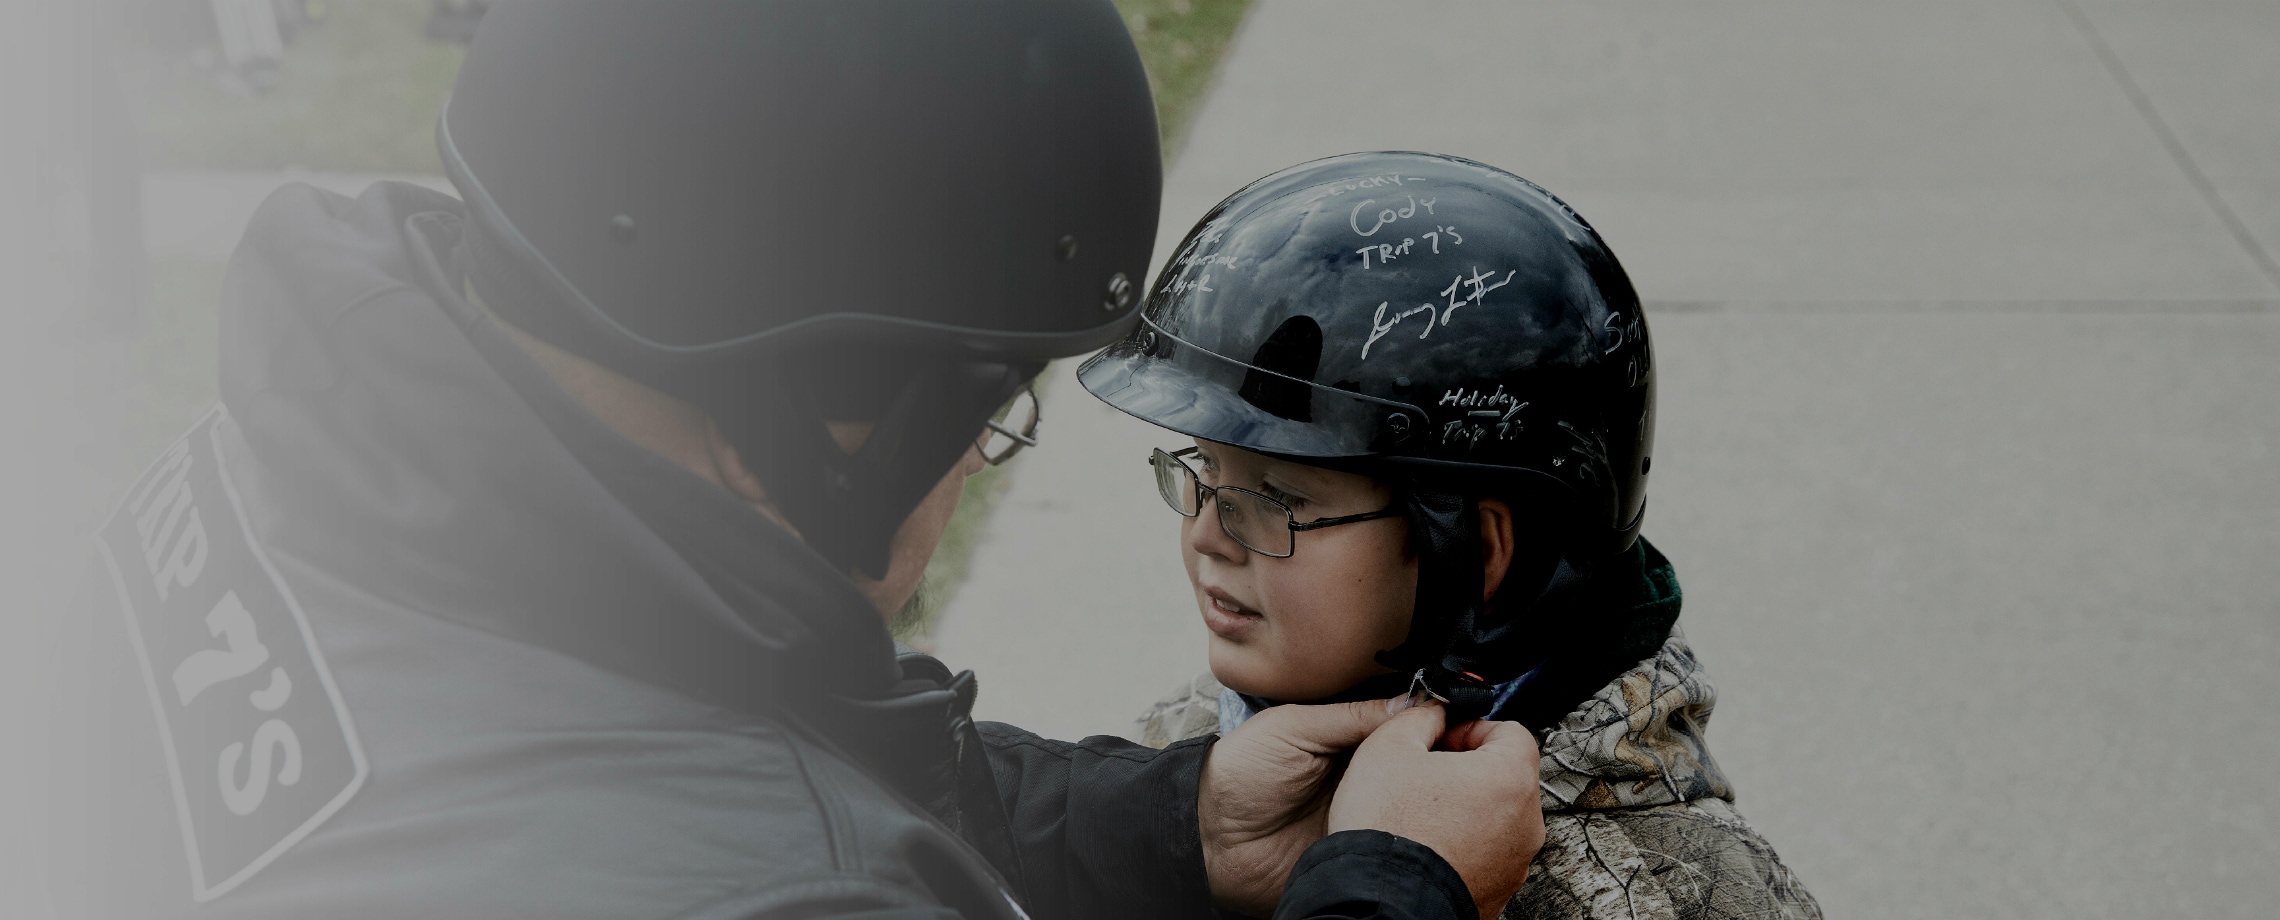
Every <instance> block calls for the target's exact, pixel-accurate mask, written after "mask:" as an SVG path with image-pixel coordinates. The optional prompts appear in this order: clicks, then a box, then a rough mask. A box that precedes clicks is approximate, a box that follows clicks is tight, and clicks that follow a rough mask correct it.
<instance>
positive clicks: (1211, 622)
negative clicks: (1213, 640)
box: [1203, 588, 1266, 639]
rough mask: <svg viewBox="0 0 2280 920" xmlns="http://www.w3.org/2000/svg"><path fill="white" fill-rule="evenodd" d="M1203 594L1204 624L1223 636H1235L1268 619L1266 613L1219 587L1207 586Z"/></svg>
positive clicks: (1229, 637)
mask: <svg viewBox="0 0 2280 920" xmlns="http://www.w3.org/2000/svg"><path fill="white" fill-rule="evenodd" d="M1203 595H1204V603H1203V625H1204V626H1205V627H1207V628H1209V629H1210V630H1211V631H1212V632H1213V633H1215V634H1217V635H1219V636H1221V637H1223V638H1228V639H1232V638H1235V637H1236V636H1238V635H1240V634H1242V633H1245V632H1249V631H1250V630H1251V629H1252V628H1254V627H1256V626H1258V625H1259V624H1260V623H1263V622H1265V621H1266V617H1265V616H1264V615H1262V614H1260V613H1259V612H1258V611H1256V610H1252V609H1250V608H1248V607H1245V606H1243V605H1242V603H1240V602H1238V601H1236V600H1235V598H1234V597H1233V596H1231V595H1229V594H1228V593H1227V592H1225V591H1222V590H1220V589H1218V588H1205V589H1203Z"/></svg>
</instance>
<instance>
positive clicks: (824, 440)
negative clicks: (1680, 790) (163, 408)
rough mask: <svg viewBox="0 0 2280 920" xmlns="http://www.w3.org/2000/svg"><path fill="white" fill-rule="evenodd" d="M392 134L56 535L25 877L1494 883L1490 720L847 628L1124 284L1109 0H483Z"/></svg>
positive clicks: (1118, 80)
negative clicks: (1060, 736)
mask: <svg viewBox="0 0 2280 920" xmlns="http://www.w3.org/2000/svg"><path fill="white" fill-rule="evenodd" d="M438 144H439V147H440V148H441V150H442V153H443V158H444V161H445V163H446V165H447V167H448V168H449V170H450V171H451V174H452V179H453V181H454V183H455V184H456V185H457V186H458V188H459V190H460V191H461V193H462V197H463V198H464V199H465V201H464V203H462V202H461V201H459V200H454V199H452V198H449V197H447V196H443V195H439V194H435V193H432V192H427V191H424V190H420V189H417V188H412V187H409V186H404V185H395V184H382V185H379V186H375V187H374V188H373V189H372V190H370V191H368V192H367V193H366V194H365V195H363V196H362V197H361V198H359V199H357V200H355V201H349V200H347V199H342V198H338V197H334V196H328V195H325V194H323V193H320V192H317V191H314V190H311V189H307V188H289V189H287V190H285V191H282V192H280V193H279V194H278V195H277V196H275V197H273V198H272V199H271V200H270V201H269V202H268V203H266V204H265V205H264V206H263V208H262V210H261V212H260V213H259V214H258V215H257V216H256V218H255V220H254V223H253V225H252V227H251V229H250V230H249V231H248V234H247V237H246V240H245V242H244V243H243V245H242V246H241V247H240V250H239V252H238V255H237V257H236V259H235V261H234V262H233V265H232V267H231V273H230V276H229V281H228V284H227V291H226V294H225V301H226V302H225V305H224V322H223V336H224V342H223V346H222V362H221V363H222V406H223V408H222V409H218V410H217V411H216V412H215V413H214V414H212V415H209V416H208V417H207V418H206V419H205V420H202V421H201V422H200V423H199V424H198V425H197V426H195V427H193V429H192V430H191V431H190V433H189V434H188V435H187V436H186V437H185V438H184V439H183V440H182V441H181V442H180V443H178V444H176V445H175V446H174V447H173V448H171V449H170V450H169V451H168V452H167V453H166V454H165V455H163V456H162V457H161V458H160V460H159V461H158V462H157V463H156V464H155V465H154V466H153V467H152V469H151V470H150V472H148V473H146V474H145V475H144V477H143V478H142V479H141V480H139V481H138V482H136V483H135V484H134V485H133V486H131V487H130V488H129V490H128V494H127V496H126V498H125V500H124V502H123V503H122V505H121V507H120V509H119V511H118V512H117V513H116V514H115V515H114V516H113V517H112V519H111V520H110V522H109V523H108V524H107V525H106V526H105V527H104V529H103V531H102V532H101V533H100V534H99V535H98V539H97V544H98V553H97V556H98V561H97V564H96V565H95V566H94V568H93V569H92V570H91V572H90V574H89V576H88V579H87V582H86V584H85V586H84V588H83V593H82V597H83V602H82V604H81V605H80V609H79V610H78V611H76V613H75V616H74V617H73V618H72V620H71V622H70V623H69V624H68V625H69V627H70V629H71V631H72V632H73V633H74V635H73V641H72V643H71V645H70V648H69V650H68V651H67V659H68V660H69V661H70V662H71V664H70V665H69V666H68V667H67V668H66V670H67V671H69V672H71V673H73V674H75V675H77V676H78V678H79V680H78V683H76V684H75V685H74V686H73V687H72V688H70V689H68V690H67V691H66V692H65V698H64V699H63V700H62V701H61V705H59V706H58V707H57V709H58V711H59V712H61V713H64V714H65V717H64V718H62V719H60V720H59V723H58V727H59V731H58V733H57V737H56V738H55V739H54V740H53V741H52V742H51V745H50V747H51V750H52V751H53V752H54V753H55V754H56V755H57V756H58V757H59V758H60V760H61V764H60V767H59V769H58V771H57V774H56V775H57V777H58V781H59V785H60V786H61V787H62V788H61V794H60V795H59V796H58V799H59V802H58V805H57V808H56V811H57V817H58V821H57V822H56V828H57V830H56V832H57V834H58V835H59V839H58V841H57V847H56V850H57V855H58V859H59V863H60V865H59V867H58V871H57V872H56V873H55V876H54V877H55V878H56V879H57V884H56V886H55V887H56V892H55V893H56V895H57V901H58V902H59V904H58V906H59V912H60V913H62V914H63V915H65V916H73V917H76V916H134V917H163V916H177V915H188V914H192V913H199V914H213V915H217V916H226V917H272V916H275V917H285V916H291V917H309V916H325V917H361V916H371V917H382V916H385V917H406V916H478V917H523V916H531V917H537V916H544V917H637V916H639V917H703V918H715V917H718V918H744V917H865V918H877V920H888V918H919V917H953V916H956V917H968V918H982V917H996V918H1011V917H1025V916H1038V917H1165V916H1183V915H1204V914H1208V913H1209V912H1210V911H1211V910H1212V909H1213V908H1214V906H1215V904H1216V905H1218V906H1223V907H1227V908H1232V909H1235V910H1238V911H1246V912H1252V913H1266V912H1268V911H1270V910H1275V911H1279V915H1282V916H1291V917H1472V916H1474V915H1475V914H1476V913H1477V909H1478V905H1479V904H1482V903H1487V904H1492V905H1494V904H1501V903H1502V902H1503V899H1505V898H1507V897H1509V896H1510V894H1511V892H1512V891H1513V890H1515V889H1516V888H1517V887H1518V885H1519V883H1520V879H1519V878H1518V877H1517V876H1518V874H1519V872H1520V871H1524V870H1516V869H1515V868H1514V867H1524V866H1525V865H1526V863H1527V860H1528V855H1529V853H1528V852H1526V851H1527V850H1531V849H1532V848H1533V846H1534V844H1533V843H1532V842H1531V841H1533V840H1536V839H1540V837H1541V826H1540V821H1541V819H1540V817H1539V816H1538V814H1537V812H1538V808H1537V803H1536V799H1535V789H1534V785H1533V782H1532V781H1531V780H1530V777H1532V776H1533V775H1534V747H1533V744H1532V743H1531V742H1530V740H1529V739H1528V738H1527V736H1526V735H1525V733H1524V732H1522V731H1519V730H1518V729H1517V728H1516V727H1515V726H1510V725H1503V724H1493V723H1472V724H1470V725H1467V726H1461V727H1459V728H1458V729H1456V730H1452V731H1447V732H1445V733H1444V732H1443V730H1442V724H1441V717H1440V715H1439V713H1438V710H1437V709H1436V708H1434V707H1425V708H1422V709H1419V710H1417V711H1415V712H1405V713H1403V714H1402V715H1400V716H1398V717H1388V716H1387V715H1386V714H1385V707H1384V706H1383V705H1382V704H1379V703H1364V704H1356V705H1353V706H1345V707H1317V708H1311V709H1309V708H1292V709H1290V710H1288V711H1286V712H1283V713H1280V714H1270V715H1269V716H1262V717H1261V718H1260V719H1258V720H1255V723H1254V724H1255V725H1257V728H1256V729H1252V728H1249V727H1247V728H1246V730H1245V731H1244V732H1238V733H1235V734H1233V735H1230V736H1229V737H1228V738H1226V739H1225V740H1222V741H1219V742H1217V744H1216V745H1214V744H1212V743H1210V742H1209V741H1208V740H1201V739H1199V741H1198V742H1194V743H1190V744H1186V745H1177V746H1174V747H1172V748H1170V749H1168V750H1165V751H1162V752H1157V751H1152V750H1149V749H1145V748H1141V747H1139V746H1137V745H1133V744H1129V743H1126V742H1123V741H1121V740H1118V739H1109V738H1095V739H1090V740H1088V741H1085V742H1082V743H1075V744H1072V743H1067V742H1058V741H1049V740H1045V739H1041V738H1037V737H1035V736H1033V735H1029V734H1027V733H1024V732H1021V731H1020V730H1018V729H1014V728H1012V727H1009V726H1000V725H983V726H976V725H974V724H973V723H972V721H971V720H970V718H969V717H968V712H969V711H970V707H971V705H972V703H973V699H974V694H975V682H974V679H973V677H972V675H971V674H960V675H952V674H951V673H950V672H949V670H948V669H947V668H945V667H944V666H942V665H941V664H940V663H939V662H936V661H934V660H933V659H931V658H927V657H925V656H922V655H917V654H915V653H908V652H904V653H902V654H900V655H898V654H897V651H896V649H895V648H894V646H893V645H892V643H891V642H890V640H889V639H888V637H887V632H886V629H885V626H884V617H886V616H888V615H891V614H892V613H893V612H894V611H895V610H897V609H898V608H899V607H901V606H902V605H903V604H904V603H905V602H906V601H907V600H908V599H909V597H910V595H911V593H912V590H913V587H914V586H915V584H916V579H917V576H918V574H919V572H920V571H922V570H923V567H924V564H925V561H926V559H927V557H928V556H929V555H930V554H931V552H932V550H933V546H934V542H935V540H936V539H937V538H939V536H940V533H941V530H942V527H943V526H944V524H945V523H946V521H947V519H948V516H949V514H950V512H951V510H952V508H953V506H954V504H955V501H956V498H957V494H958V491H959V484H960V481H961V480H962V479H963V477H964V476H965V475H966V474H968V473H970V472H972V471H973V470H974V469H976V468H978V465H979V464H980V463H983V462H986V461H987V458H985V457H983V456H981V455H980V454H979V452H978V450H977V447H976V444H975V438H976V436H977V434H979V433H981V432H983V431H984V429H985V423H986V422H988V421H989V420H990V419H991V418H992V416H993V414H994V413H995V412H996V411H997V410H998V409H999V408H1000V407H1001V406H1003V405H1004V404H1005V403H1006V401H1007V400H1008V399H1009V398H1011V397H1013V396H1014V395H1015V394H1016V393H1017V392H1018V391H1020V390H1021V389H1022V388H1023V387H1025V386H1026V384H1027V382H1028V380H1029V379H1030V378H1031V377H1032V376H1034V375H1035V374H1036V373H1037V372H1038V370H1039V369H1040V368H1041V367H1042V365H1043V362H1044V360H1046V359H1048V358H1051V357H1055V356H1060V355H1067V354H1073V353H1078V352H1081V351H1084V350H1087V349H1091V348H1095V347H1098V346H1099V345H1101V344H1104V343H1106V342H1108V341H1110V340H1112V339H1114V338H1116V337H1117V336H1119V335H1121V334H1122V333H1123V331H1124V330H1125V329H1126V328H1128V326H1129V324H1130V321H1131V319H1132V316H1133V308H1134V306H1135V303H1134V301H1135V300H1136V298H1135V296H1134V281H1133V279H1135V278H1137V277H1139V274H1140V272H1142V271H1143V270H1144V269H1145V266H1146V262H1147V255H1148V247H1149V237H1150V236H1151V234H1152V231H1153V228H1154V225H1155V211H1156V199H1157V194H1158V191H1159V186H1160V176H1159V173H1158V168H1159V167H1158V151H1157V148H1156V131H1155V124H1154V117H1153V110H1152V107H1151V104H1150V101H1149V99H1148V94H1147V90H1146V83H1145V81H1144V78H1143V76H1142V74H1141V71H1140V67H1139V62H1138V60H1137V58H1136V56H1135V54H1134V52H1133V50H1132V46H1131V43H1130V40H1129V38H1128V37H1127V36H1126V35H1125V34H1124V32H1123V29H1122V25H1121V22H1120V20H1119V19H1118V18H1117V16H1116V14H1115V11H1114V10H1113V8H1112V7H1110V6H1109V5H1108V4H1107V3H1106V2H1105V0H1102V2H1083V3H1075V2H1072V3H1031V2H1015V0H1001V2H977V3H968V4H958V5H951V4H936V3H897V2H841V3H781V2H779V3H762V2H749V0H747V2H737V0H682V2H675V3H644V2H632V0H590V2H580V3H559V2H557V3H531V4H509V5H503V6H500V7H498V8H495V9H493V10H492V11H491V13H490V14H489V17H488V18H487V19H486V22H485V23H484V25H483V26H482V27H481V29H480V31H479V32H478V34H477V37H476V39H475V42H474V45H473V47H472V48H471V50H470V52H469V55H468V59H467V62H466V65H465V68H464V69H463V71H462V73H461V76H460V79H459V84H458V87H457V90H456V92H455V94H454V96H453V99H452V102H451V104H450V107H449V109H448V110H447V111H446V113H445V115H444V117H443V119H442V121H441V123H440V125H439V128H438ZM1006 427H1010V428H1011V429H1012V430H1013V431H1014V432H1016V433H1022V434H1023V435H1024V436H1025V437H1026V436H1027V433H1026V432H1023V431H1022V429H1021V428H1020V427H1019V425H1018V420H1016V424H1015V425H1012V426H1006ZM1365 738H1367V739H1368V740H1367V742H1366V743H1364V739H1365ZM1357 745H1359V748H1358V750H1356V751H1355V753H1354V754H1353V757H1352V759H1351V762H1350V763H1349V764H1348V765H1347V766H1346V767H1345V771H1344V774H1343V778H1342V780H1340V781H1339V782H1338V784H1337V786H1336V789H1335V793H1334V794H1333V792H1332V786H1331V777H1332V774H1333V771H1334V766H1335V763H1334V758H1336V757H1337V756H1338V755H1340V754H1341V753H1342V752H1343V751H1345V750H1347V749H1353V748H1355V747H1356V746H1357ZM1436 747H1438V748H1439V750H1435V749H1434V748H1436ZM1516 848H1517V849H1518V850H1519V852H1515V849H1516Z"/></svg>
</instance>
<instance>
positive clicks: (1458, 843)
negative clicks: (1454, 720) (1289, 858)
mask: <svg viewBox="0 0 2280 920" xmlns="http://www.w3.org/2000/svg"><path fill="white" fill-rule="evenodd" d="M1443 719H1444V713H1443V711H1442V709H1441V706H1440V704H1438V703H1429V704H1427V705H1424V706H1418V707H1414V708H1411V709H1406V710H1403V711H1402V712H1401V714H1399V715H1397V716H1394V717H1393V718H1392V719H1391V721H1388V722H1386V723H1385V725H1384V727H1382V728H1379V729H1378V730H1377V731H1376V732H1374V733H1372V734H1371V735H1370V736H1369V740H1367V741H1364V742H1362V745H1361V748H1360V749H1359V750H1357V751H1355V752H1354V759H1353V762H1352V763H1350V764H1348V765H1347V767H1346V775H1345V778H1344V779H1342V780H1340V781H1339V783H1338V790H1337V796H1336V797H1335V798H1334V799H1332V800H1331V802H1330V811H1329V814H1328V816H1327V817H1328V826H1327V827H1328V830H1329V831H1330V832H1331V833H1336V832H1338V831H1345V830H1359V829H1365V828H1367V829H1375V830H1381V831H1384V832H1386V833H1389V834H1393V835H1396V836H1400V837H1407V838H1409V839H1411V840H1414V841H1417V842H1418V843H1422V844H1424V845H1425V846H1427V847H1429V848H1431V849H1432V851H1433V852H1435V853H1438V854H1440V856H1441V858H1442V859H1445V860H1448V861H1449V865H1450V866H1452V867H1454V868H1455V869H1456V870H1457V874H1458V875H1461V876H1463V877H1464V880H1465V887H1466V888H1468V889H1471V891H1472V896H1473V902H1474V904H1475V905H1476V906H1478V907H1479V908H1480V916H1481V918H1482V920H1493V918H1495V917H1496V916H1497V915H1498V914H1499V913H1502V912H1503V910H1504V904H1505V902H1507V901H1510V900H1512V895H1513V894H1514V893H1516V892H1518V891H1519V890H1520V883H1522V882H1524V881H1527V879H1528V863H1529V861H1530V860H1533V859H1535V858H1536V851H1537V850H1538V849H1539V848H1541V847H1542V846H1543V845H1544V809H1543V805H1542V803H1541V801H1540V800H1539V798H1538V795H1539V793H1538V791H1537V786H1536V757H1537V751H1536V737H1535V736H1534V735H1531V734H1529V733H1528V730H1527V729H1526V728H1523V727H1521V725H1520V723H1517V722H1467V723H1465V724H1463V725H1459V726H1457V727H1456V728H1455V729H1452V730H1449V731H1448V732H1447V733H1446V734H1443V731H1442V728H1443ZM1436 742H1437V743H1438V746H1439V748H1440V749H1439V750H1435V749H1434V748H1435V746H1436ZM1220 743H1221V744H1225V743H1226V742H1225V741H1222V742H1220ZM1204 775H1205V776H1207V777H1208V776H1209V775H1210V768H1209V766H1206V767H1205V769H1204Z"/></svg>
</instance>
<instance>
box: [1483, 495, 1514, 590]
mask: <svg viewBox="0 0 2280 920" xmlns="http://www.w3.org/2000/svg"><path fill="white" fill-rule="evenodd" d="M1479 508H1480V514H1479V515H1478V516H1479V518H1480V599H1481V601H1482V602H1483V603H1486V602H1487V601H1488V600H1489V599H1490V598H1493V597H1495V596H1496V589H1497V588H1498V587H1500V586H1502V585H1503V584H1504V573H1505V572H1506V571H1508V570H1510V569H1511V568H1512V540H1513V537H1512V506H1511V505H1507V504H1505V503H1504V500H1503V499H1500V498H1484V499H1481V500H1480V502H1479Z"/></svg>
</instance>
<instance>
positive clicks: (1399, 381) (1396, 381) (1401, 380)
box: [1393, 377, 1409, 387]
mask: <svg viewBox="0 0 2280 920" xmlns="http://www.w3.org/2000/svg"><path fill="white" fill-rule="evenodd" d="M1393 385H1394V386H1397V387H1405V386H1408V385H1409V378H1407V377H1395V378H1393Z"/></svg>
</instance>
